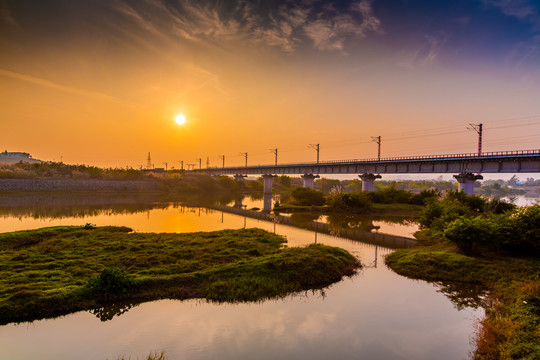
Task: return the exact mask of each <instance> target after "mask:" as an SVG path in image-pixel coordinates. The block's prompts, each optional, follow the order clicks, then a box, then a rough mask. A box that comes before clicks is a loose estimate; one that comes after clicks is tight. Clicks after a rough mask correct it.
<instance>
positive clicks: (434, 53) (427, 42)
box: [397, 35, 444, 69]
mask: <svg viewBox="0 0 540 360" xmlns="http://www.w3.org/2000/svg"><path fill="white" fill-rule="evenodd" d="M443 43H444V41H443V40H441V37H436V36H434V35H424V41H423V42H422V43H421V45H420V46H419V47H418V48H417V49H416V50H414V51H408V52H402V53H401V54H399V55H398V57H397V64H398V65H399V66H403V67H406V68H410V69H413V68H417V67H421V66H427V65H431V64H433V63H435V62H436V61H437V59H438V57H439V53H440V48H441V47H442V44H443Z"/></svg>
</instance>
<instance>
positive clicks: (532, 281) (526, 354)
mask: <svg viewBox="0 0 540 360" xmlns="http://www.w3.org/2000/svg"><path fill="white" fill-rule="evenodd" d="M421 224H422V227H423V230H421V231H419V232H418V233H417V234H416V237H417V238H418V239H419V242H420V244H421V246H419V247H416V248H413V249H406V250H398V251H396V252H394V253H392V254H390V255H388V256H387V258H386V263H387V264H388V266H390V267H391V268H392V269H393V270H394V271H396V272H397V273H399V274H402V275H405V276H408V277H411V278H416V279H424V280H428V281H444V282H447V283H446V285H444V286H443V290H442V291H443V293H446V294H447V295H449V298H450V299H451V300H453V301H455V302H456V305H457V306H461V304H462V302H463V301H464V300H463V299H469V300H471V299H473V300H474V301H471V302H470V303H468V305H476V306H478V305H482V306H484V307H485V308H486V317H485V318H484V319H483V320H482V321H481V322H480V323H479V325H478V329H477V333H476V346H477V348H476V353H475V358H476V359H538V358H540V345H539V344H540V261H539V258H538V255H539V250H540V205H539V204H537V205H533V206H530V207H527V208H516V207H515V206H513V205H512V204H508V203H505V202H501V201H499V200H487V199H485V198H482V197H479V196H474V195H466V194H464V193H458V192H449V193H448V194H447V195H446V197H445V198H443V199H441V200H437V201H436V200H432V201H430V202H429V203H428V204H427V206H426V208H425V210H424V212H423V214H422V216H421ZM457 283H460V284H468V285H473V286H476V287H480V288H481V289H483V291H484V292H486V293H488V294H489V296H487V297H486V298H484V299H482V297H479V296H471V294H470V293H467V292H464V291H463V292H462V291H461V290H459V286H455V284H457ZM452 284H454V285H452Z"/></svg>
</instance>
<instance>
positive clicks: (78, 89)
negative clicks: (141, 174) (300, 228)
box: [0, 0, 540, 169]
mask: <svg viewBox="0 0 540 360" xmlns="http://www.w3.org/2000/svg"><path fill="white" fill-rule="evenodd" d="M178 114H183V115H184V116H185V118H186V123H185V124H183V125H178V124H177V123H176V122H175V117H176V116H177V115H178ZM480 123H482V124H483V151H484V152H491V151H504V150H529V149H539V148H540V1H538V0H448V1H447V0H440V1H431V0H426V1H422V0H360V1H322V0H299V1H289V0H276V1H270V0H259V1H257V0H253V1H250V0H236V1H234V0H200V1H195V0H191V1H189V0H129V1H128V0H79V1H73V0H0V151H4V150H8V151H24V152H29V153H30V154H31V155H32V156H33V157H35V158H38V159H42V160H48V161H61V160H62V161H63V162H65V163H69V164H87V165H97V166H103V167H126V166H129V167H134V168H138V167H140V166H146V163H147V157H148V153H149V152H150V154H151V159H152V163H153V164H154V166H155V167H165V163H167V167H168V168H169V169H170V168H172V167H174V168H180V166H181V163H180V162H181V161H183V163H184V167H186V166H187V164H197V166H198V162H199V160H198V159H202V160H201V163H202V165H203V167H204V166H206V164H207V160H208V162H209V164H210V166H221V165H222V161H223V158H222V156H225V165H229V166H235V165H242V164H244V162H245V153H247V154H248V164H250V165H257V164H269V163H274V161H275V151H274V150H275V149H277V150H278V162H280V163H291V162H307V161H315V160H316V151H315V149H314V146H312V145H316V144H319V148H320V159H321V161H325V160H342V159H366V158H373V157H376V156H377V144H376V143H375V142H374V141H373V139H372V137H377V136H381V157H392V156H408V155H435V154H453V153H472V152H477V151H478V134H477V132H476V131H475V130H474V129H470V124H480Z"/></svg>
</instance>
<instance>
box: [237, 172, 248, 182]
mask: <svg viewBox="0 0 540 360" xmlns="http://www.w3.org/2000/svg"><path fill="white" fill-rule="evenodd" d="M245 177H247V175H244V174H235V175H234V180H236V181H237V182H239V183H241V182H244V178H245Z"/></svg>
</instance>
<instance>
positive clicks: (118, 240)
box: [0, 226, 360, 324]
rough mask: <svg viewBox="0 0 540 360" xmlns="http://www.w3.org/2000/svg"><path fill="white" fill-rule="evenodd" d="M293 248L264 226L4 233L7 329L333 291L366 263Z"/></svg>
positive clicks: (0, 303) (0, 306)
mask: <svg viewBox="0 0 540 360" xmlns="http://www.w3.org/2000/svg"><path fill="white" fill-rule="evenodd" d="M284 243H285V240H284V238H282V237H280V236H277V235H275V234H271V233H268V232H265V231H263V230H259V229H247V230H246V229H245V230H223V231H217V232H209V233H190V234H165V233H163V234H155V233H132V232H131V229H129V228H125V227H100V228H94V227H93V226H85V227H52V228H44V229H38V230H30V231H19V232H13V233H5V234H0V323H1V324H5V323H8V322H15V321H28V320H34V319H38V318H44V317H51V316H56V315H62V314H67V313H70V312H73V311H78V310H93V312H94V313H95V314H96V315H99V316H100V317H101V318H110V317H112V316H114V315H115V314H117V313H122V312H123V311H125V310H126V309H127V308H129V307H130V306H132V305H133V304H136V303H138V302H142V301H148V300H154V299H160V298H181V299H183V298H195V297H197V298H206V299H209V300H215V301H256V300H261V299H265V298H270V297H279V296H285V295H286V294H289V293H292V292H297V291H302V290H307V289H314V288H322V287H324V286H328V285H330V284H331V283H333V282H336V281H338V280H340V279H341V278H342V277H343V276H346V275H352V274H353V273H354V272H355V270H356V268H358V267H359V266H360V265H359V263H358V261H357V260H356V259H355V258H354V257H353V256H352V255H350V254H348V253H347V252H346V251H344V250H341V249H337V248H331V247H327V246H322V245H311V246H308V247H306V248H286V247H284ZM119 304H126V305H119ZM104 308H105V310H103V309H104Z"/></svg>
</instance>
